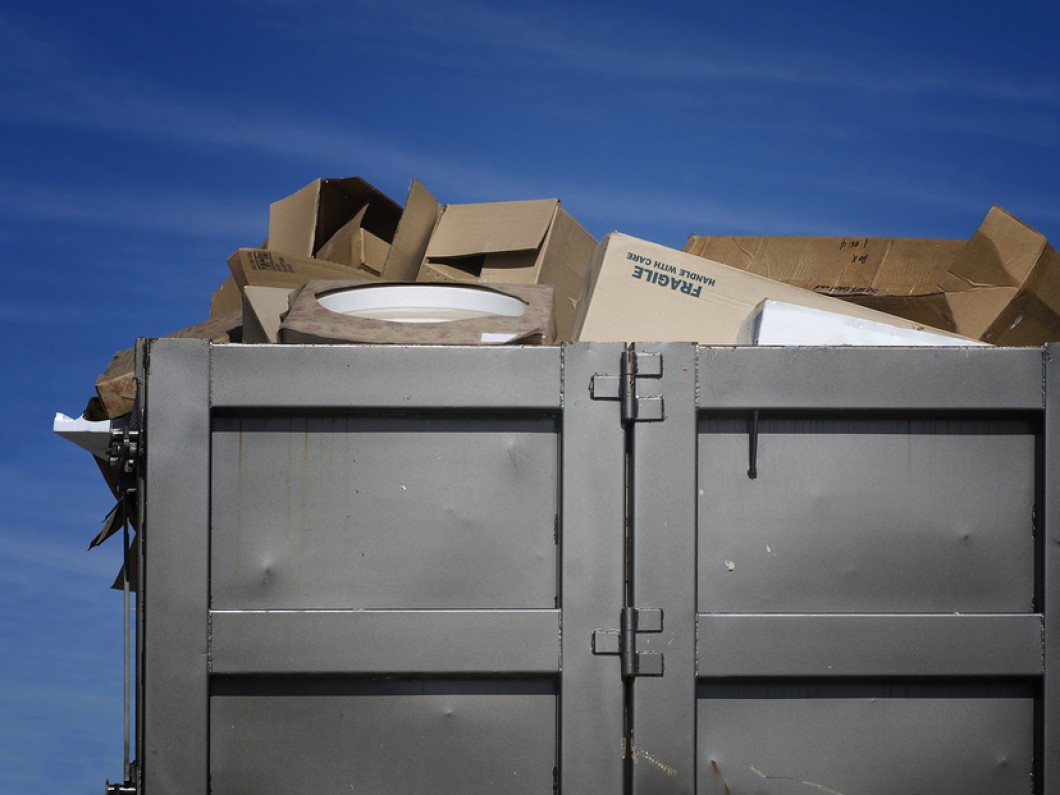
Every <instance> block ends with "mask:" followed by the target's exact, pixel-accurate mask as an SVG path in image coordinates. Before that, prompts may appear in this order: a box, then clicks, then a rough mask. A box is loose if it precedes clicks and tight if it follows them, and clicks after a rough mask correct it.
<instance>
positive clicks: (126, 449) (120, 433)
mask: <svg viewBox="0 0 1060 795" xmlns="http://www.w3.org/2000/svg"><path fill="white" fill-rule="evenodd" d="M141 452H142V448H141V445H140V432H139V431H138V430H134V429H132V428H113V429H112V430H111V432H110V444H108V445H107V460H108V461H109V462H110V465H111V466H112V467H114V469H115V471H116V472H117V473H118V484H119V488H120V489H121V490H122V491H123V492H132V491H136V474H137V467H138V466H139V464H140V454H141Z"/></svg>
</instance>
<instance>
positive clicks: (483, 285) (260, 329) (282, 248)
mask: <svg viewBox="0 0 1060 795" xmlns="http://www.w3.org/2000/svg"><path fill="white" fill-rule="evenodd" d="M268 230H269V231H268V239H267V240H266V241H265V242H264V243H263V244H262V245H260V246H258V247H246V248H238V249H236V250H235V252H234V253H233V254H232V255H231V257H230V258H229V260H228V268H229V271H230V272H229V273H228V274H227V275H226V276H225V278H224V280H223V282H222V283H221V285H220V286H219V287H218V288H217V289H216V291H215V292H214V293H213V296H212V300H211V305H210V317H209V318H208V319H206V320H205V321H202V322H199V323H197V324H195V325H191V326H189V327H187V328H185V329H182V330H180V331H177V332H174V333H173V334H172V335H169V336H173V337H193V338H199V339H207V340H211V341H213V342H215V343H244V344H247V343H249V344H263V343H281V344H337V343H366V344H388V343H400V344H433V345H453V344H457V345H482V344H485V345H502V344H524V345H525V344H533V345H550V344H556V343H561V342H577V341H596V342H615V341H620V342H626V341H633V340H653V341H688V342H698V343H701V344H704V345H744V344H750V345H903V346H908V345H984V344H992V345H1021V346H1037V345H1041V344H1043V343H1045V342H1049V341H1053V340H1060V314H1058V310H1060V259H1058V257H1057V254H1056V251H1055V250H1054V249H1053V247H1052V246H1051V245H1050V244H1049V242H1048V241H1047V240H1046V238H1045V236H1043V235H1042V234H1040V233H1039V232H1037V231H1035V230H1034V229H1031V228H1030V227H1029V226H1027V225H1026V224H1024V223H1022V222H1021V221H1019V220H1018V219H1017V218H1015V217H1013V216H1012V215H1011V214H1009V213H1007V212H1006V211H1005V210H1003V209H1001V208H999V207H993V208H992V209H990V211H989V212H988V213H987V215H986V218H985V219H984V220H983V222H982V223H981V224H980V226H979V228H978V229H977V230H976V231H975V233H974V234H973V235H972V236H971V238H970V239H968V240H950V239H945V240H943V239H902V238H863V237H862V238H853V237H731V236H704V235H696V234H693V235H691V236H690V237H689V239H688V242H687V244H686V246H685V249H684V250H683V251H678V250H676V249H672V248H667V247H665V246H661V245H658V244H655V243H651V242H648V241H645V240H639V239H636V238H633V237H629V236H627V235H623V234H620V233H618V232H614V233H611V234H609V235H607V236H606V237H605V238H604V239H603V240H602V241H599V242H598V241H597V240H595V239H594V238H593V237H592V235H590V234H589V233H588V232H587V231H586V230H585V229H584V228H583V227H582V226H581V225H580V224H579V223H578V222H577V221H576V220H575V219H574V218H573V217H572V216H571V215H570V214H569V213H568V212H567V211H566V209H565V208H564V207H563V206H562V205H561V203H560V201H559V199H544V200H533V201H498V202H488V203H478V204H448V205H443V204H441V203H440V202H439V201H438V200H437V199H436V198H435V197H434V196H433V195H432V194H431V193H430V192H429V191H428V190H427V189H426V188H425V187H424V186H423V185H422V184H421V183H420V182H418V181H416V180H413V181H412V183H411V186H410V188H409V191H408V195H407V197H406V201H405V204H404V206H402V205H399V204H398V203H397V202H395V201H394V200H392V199H391V198H389V197H388V196H386V195H385V194H383V193H382V192H380V191H379V190H377V189H376V188H374V187H373V186H372V185H370V184H369V183H368V182H366V181H365V180H364V179H362V178H360V177H349V178H342V179H318V180H315V181H314V182H312V183H310V184H309V185H306V186H305V187H304V188H302V189H301V190H299V191H297V192H295V193H293V194H291V195H290V196H288V197H286V198H284V199H281V200H279V201H277V202H274V203H272V204H271V205H270V207H269V227H268ZM134 360H135V355H134V349H133V348H128V349H125V350H122V351H119V352H118V353H117V354H115V355H114V357H113V359H112V361H111V362H110V365H109V366H108V367H107V368H106V370H105V371H104V372H103V373H102V374H101V375H100V376H99V378H98V379H97V380H96V384H95V393H96V394H95V396H94V397H92V398H91V400H90V401H89V404H88V407H87V408H86V410H85V412H84V415H83V416H82V417H81V418H77V419H74V418H69V417H65V416H64V415H58V416H57V418H56V423H55V430H56V432H57V433H60V434H62V435H65V436H67V437H69V438H71V439H72V440H74V441H77V442H78V443H80V444H82V446H85V447H87V448H88V449H90V450H92V452H93V453H94V454H95V455H96V456H97V457H98V458H100V459H105V458H106V452H105V447H106V444H105V443H102V442H100V441H99V440H100V439H101V438H102V437H101V436H100V435H99V434H105V433H109V431H110V429H111V425H112V424H117V425H120V424H122V423H123V422H124V419H123V418H125V417H127V415H129V413H130V412H131V411H132V409H133V405H134V401H135V398H136V379H135V366H134ZM103 469H104V472H105V474H106V472H107V469H106V467H103Z"/></svg>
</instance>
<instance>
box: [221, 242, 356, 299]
mask: <svg viewBox="0 0 1060 795" xmlns="http://www.w3.org/2000/svg"><path fill="white" fill-rule="evenodd" d="M228 268H229V270H231V271H232V278H233V280H234V281H235V283H236V285H237V287H238V289H239V292H240V306H242V291H243V288H245V287H246V286H247V285H256V286H258V287H286V288H287V289H288V290H293V289H294V288H295V287H301V286H302V285H303V284H305V283H306V282H308V281H310V280H311V279H350V278H357V279H370V278H373V276H372V274H370V273H368V272H366V271H363V270H357V269H355V268H351V267H348V266H346V265H339V264H338V263H335V262H326V261H324V260H320V259H315V258H313V257H299V256H295V255H293V254H281V253H279V252H275V251H263V250H262V249H258V248H240V249H236V251H235V253H233V254H232V256H230V257H229V258H228Z"/></svg>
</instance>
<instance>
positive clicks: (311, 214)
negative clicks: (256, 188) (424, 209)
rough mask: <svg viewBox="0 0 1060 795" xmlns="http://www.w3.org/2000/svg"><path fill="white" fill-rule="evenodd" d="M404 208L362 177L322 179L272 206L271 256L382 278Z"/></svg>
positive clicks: (270, 227)
mask: <svg viewBox="0 0 1060 795" xmlns="http://www.w3.org/2000/svg"><path fill="white" fill-rule="evenodd" d="M400 218H401V207H400V205H398V204H397V203H395V202H394V200H393V199H391V198H390V197H389V196H387V195H386V194H384V193H382V192H380V191H378V190H376V189H375V188H373V187H372V186H371V185H369V184H368V183H367V182H365V181H364V180H363V179H361V178H360V177H346V178H344V179H318V180H314V181H313V182H310V183H309V184H308V185H306V186H305V187H304V188H302V189H301V190H299V191H297V192H296V193H293V194H291V195H290V196H288V197H286V198H284V199H281V200H280V201H277V202H273V203H272V205H270V207H269V237H268V240H267V241H266V246H267V247H268V249H269V250H270V251H278V252H283V253H285V254H295V255H298V256H302V257H312V256H316V257H318V258H320V259H326V260H329V261H333V262H337V263H339V264H340V265H346V266H347V267H350V268H367V269H368V270H369V271H371V272H373V273H375V274H376V275H378V274H380V273H381V272H382V270H383V266H384V264H385V262H386V256H387V253H388V251H389V248H390V243H391V241H393V239H394V233H395V232H396V231H397V226H398V221H399V220H400Z"/></svg>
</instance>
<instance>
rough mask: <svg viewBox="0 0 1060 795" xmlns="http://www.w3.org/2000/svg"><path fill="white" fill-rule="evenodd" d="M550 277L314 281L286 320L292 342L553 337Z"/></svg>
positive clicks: (285, 333) (284, 330) (284, 335)
mask: <svg viewBox="0 0 1060 795" xmlns="http://www.w3.org/2000/svg"><path fill="white" fill-rule="evenodd" d="M552 301H553V290H552V287H551V285H525V284H519V285H512V284H506V285H493V286H491V287H486V286H484V285H476V284H460V285H457V284H422V283H416V282H371V281H363V280H346V281H312V282H309V283H307V284H306V285H305V286H304V287H302V288H301V289H300V290H299V291H298V293H297V294H296V295H294V296H293V297H292V298H291V308H290V311H288V313H287V315H286V317H285V318H284V320H283V323H282V324H281V326H280V334H279V337H280V341H281V342H288V343H299V344H301V343H366V344H390V343H392V344H403V345H415V344H425V345H483V344H493V345H497V344H507V343H516V342H517V343H521V344H549V343H551V342H553V341H554V338H555V327H554V320H553V314H552Z"/></svg>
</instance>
